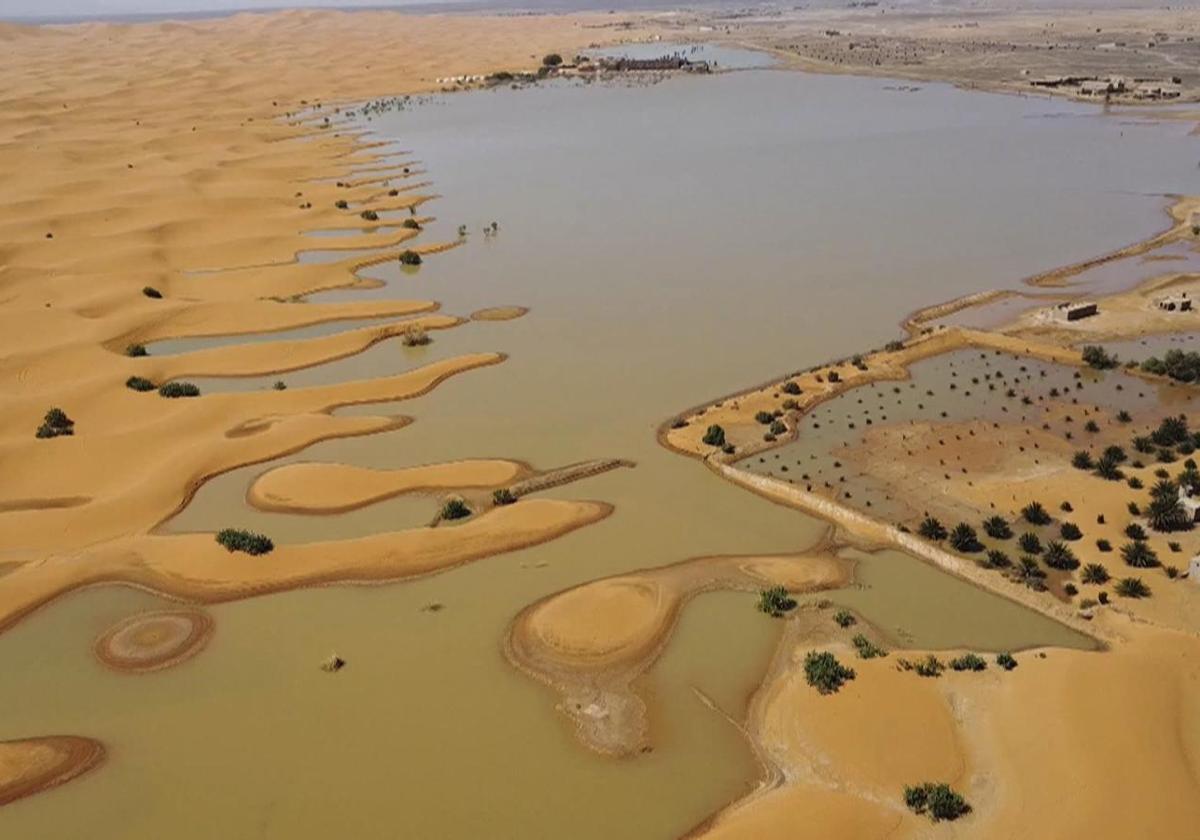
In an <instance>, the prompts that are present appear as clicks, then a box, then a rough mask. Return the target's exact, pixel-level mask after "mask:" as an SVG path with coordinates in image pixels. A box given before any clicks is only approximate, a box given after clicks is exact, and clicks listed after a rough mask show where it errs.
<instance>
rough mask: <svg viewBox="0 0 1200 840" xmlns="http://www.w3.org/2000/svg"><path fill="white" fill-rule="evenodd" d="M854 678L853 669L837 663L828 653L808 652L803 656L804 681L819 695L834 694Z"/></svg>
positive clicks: (835, 658)
mask: <svg viewBox="0 0 1200 840" xmlns="http://www.w3.org/2000/svg"><path fill="white" fill-rule="evenodd" d="M854 677H855V673H854V669H853V668H847V667H846V666H845V665H843V664H842V663H841V662H838V660H837V657H836V656H834V655H833V654H832V653H830V652H829V651H820V652H818V651H815V650H810V651H809V652H808V653H807V654H805V656H804V679H805V681H806V682H807V683H808V684H809V685H811V686H812V687H813V688H815V689H816V690H817V691H818V692H820V693H821V694H834V693H836V692H837V690H838V689H840V688H841V687H842V686H843V685H844V684H845V683H846V682H848V681H849V680H852V679H854Z"/></svg>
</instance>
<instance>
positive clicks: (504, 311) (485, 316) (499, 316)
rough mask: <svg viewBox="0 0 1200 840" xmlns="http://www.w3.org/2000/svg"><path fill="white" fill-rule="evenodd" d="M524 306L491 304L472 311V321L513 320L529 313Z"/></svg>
mask: <svg viewBox="0 0 1200 840" xmlns="http://www.w3.org/2000/svg"><path fill="white" fill-rule="evenodd" d="M528 312H529V310H528V309H526V308H525V307H524V306H491V307H488V308H487V309H477V310H475V311H474V312H472V313H471V320H472V321H511V320H513V319H514V318H520V317H521V316H522V315H525V314H526V313H528Z"/></svg>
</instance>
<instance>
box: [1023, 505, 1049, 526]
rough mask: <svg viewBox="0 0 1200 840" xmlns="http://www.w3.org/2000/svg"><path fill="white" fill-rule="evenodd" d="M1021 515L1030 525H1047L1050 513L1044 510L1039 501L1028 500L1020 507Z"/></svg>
mask: <svg viewBox="0 0 1200 840" xmlns="http://www.w3.org/2000/svg"><path fill="white" fill-rule="evenodd" d="M1021 516H1023V517H1024V518H1025V521H1026V522H1028V523H1029V524H1030V525H1049V524H1050V514H1049V513H1047V512H1046V508H1045V507H1043V506H1042V503H1041V502H1030V503H1029V504H1027V505H1025V507H1023V508H1021Z"/></svg>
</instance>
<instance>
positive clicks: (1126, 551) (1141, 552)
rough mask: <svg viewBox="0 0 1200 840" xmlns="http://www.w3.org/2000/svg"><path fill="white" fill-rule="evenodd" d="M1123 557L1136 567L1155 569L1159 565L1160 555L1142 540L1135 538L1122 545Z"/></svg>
mask: <svg viewBox="0 0 1200 840" xmlns="http://www.w3.org/2000/svg"><path fill="white" fill-rule="evenodd" d="M1121 559H1122V560H1124V561H1125V563H1126V565H1129V566H1133V567H1134V568H1135V569H1153V568H1154V567H1155V566H1157V565H1158V555H1157V554H1156V553H1155V552H1154V549H1152V548H1151V547H1150V545H1149V544H1148V543H1146V542H1143V541H1142V540H1134V541H1132V542H1127V543H1125V545H1123V546H1121Z"/></svg>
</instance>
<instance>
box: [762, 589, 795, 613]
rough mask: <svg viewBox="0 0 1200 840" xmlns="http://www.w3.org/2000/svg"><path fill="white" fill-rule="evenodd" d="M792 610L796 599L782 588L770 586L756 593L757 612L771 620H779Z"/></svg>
mask: <svg viewBox="0 0 1200 840" xmlns="http://www.w3.org/2000/svg"><path fill="white" fill-rule="evenodd" d="M794 609H796V599H795V598H793V597H792V596H791V594H790V593H789V592H788V591H787V589H786V588H784V587H782V586H772V587H771V588H770V589H764V590H762V591H761V592H759V593H758V611H759V612H761V613H766V614H767V615H769V616H771V617H772V618H780V617H782V616H784V615H787V614H788V613H789V612H791V611H792V610H794Z"/></svg>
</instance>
